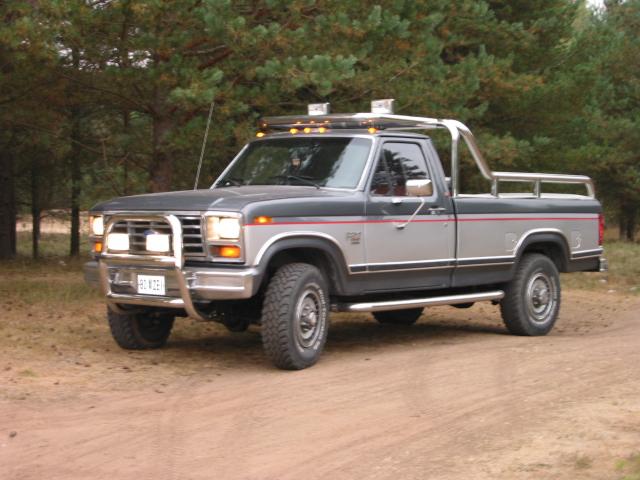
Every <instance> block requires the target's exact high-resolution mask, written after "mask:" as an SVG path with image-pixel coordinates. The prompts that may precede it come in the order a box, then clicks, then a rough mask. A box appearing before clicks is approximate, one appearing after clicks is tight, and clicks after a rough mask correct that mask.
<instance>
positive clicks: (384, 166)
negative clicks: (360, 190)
mask: <svg viewBox="0 0 640 480" xmlns="http://www.w3.org/2000/svg"><path fill="white" fill-rule="evenodd" d="M428 178H430V176H429V172H428V170H427V162H426V160H425V158H424V155H423V153H422V149H421V148H420V146H419V145H418V144H417V143H401V142H387V143H385V144H384V145H382V152H381V155H380V158H379V159H378V165H377V167H376V170H375V172H374V174H373V180H372V182H371V193H372V194H374V195H393V196H396V197H404V196H406V194H407V191H406V188H405V185H406V183H407V180H413V179H416V180H425V179H428Z"/></svg>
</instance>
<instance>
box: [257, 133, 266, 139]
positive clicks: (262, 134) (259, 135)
mask: <svg viewBox="0 0 640 480" xmlns="http://www.w3.org/2000/svg"><path fill="white" fill-rule="evenodd" d="M256 137H258V138H262V137H264V132H258V133H256Z"/></svg>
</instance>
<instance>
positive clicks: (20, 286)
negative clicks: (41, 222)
mask: <svg viewBox="0 0 640 480" xmlns="http://www.w3.org/2000/svg"><path fill="white" fill-rule="evenodd" d="M68 248H69V236H68V235H65V234H57V233H47V234H43V235H42V242H41V257H40V258H39V259H37V260H34V259H32V258H31V236H30V233H28V232H20V233H19V234H18V255H17V257H16V258H15V259H13V260H9V261H3V262H0V298H2V300H3V301H4V302H14V303H21V304H25V305H36V304H51V305H52V306H54V305H55V306H60V305H66V304H70V303H80V302H85V301H86V300H88V299H91V298H95V297H96V296H97V295H98V293H97V292H96V291H95V290H94V289H92V288H90V287H88V286H87V285H85V283H84V280H83V276H82V265H83V264H84V262H86V261H87V260H88V259H89V256H88V251H89V245H88V239H86V238H84V239H83V241H82V242H81V256H80V257H78V258H70V257H69V256H68Z"/></svg>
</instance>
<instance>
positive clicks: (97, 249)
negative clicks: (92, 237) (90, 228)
mask: <svg viewBox="0 0 640 480" xmlns="http://www.w3.org/2000/svg"><path fill="white" fill-rule="evenodd" d="M93 253H102V242H94V244H93Z"/></svg>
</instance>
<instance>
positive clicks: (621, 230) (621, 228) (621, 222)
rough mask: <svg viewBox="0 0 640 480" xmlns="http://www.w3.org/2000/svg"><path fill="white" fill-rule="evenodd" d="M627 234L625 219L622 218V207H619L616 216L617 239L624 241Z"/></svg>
mask: <svg viewBox="0 0 640 480" xmlns="http://www.w3.org/2000/svg"><path fill="white" fill-rule="evenodd" d="M626 232H627V219H626V217H625V216H624V207H620V213H619V214H618V239H619V240H624V237H625V235H626Z"/></svg>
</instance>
